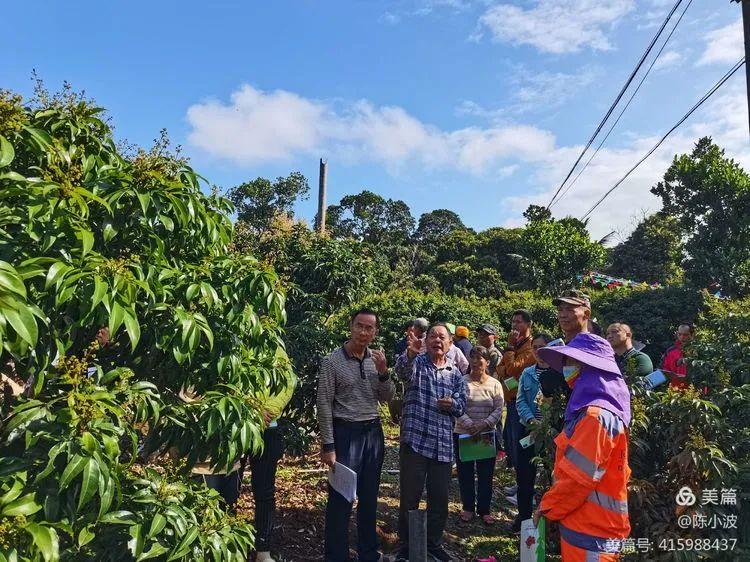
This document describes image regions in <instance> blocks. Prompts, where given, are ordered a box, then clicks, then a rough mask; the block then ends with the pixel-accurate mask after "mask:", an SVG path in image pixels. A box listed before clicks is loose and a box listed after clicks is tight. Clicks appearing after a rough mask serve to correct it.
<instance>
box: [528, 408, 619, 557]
mask: <svg viewBox="0 0 750 562" xmlns="http://www.w3.org/2000/svg"><path fill="white" fill-rule="evenodd" d="M555 444H556V445H557V451H556V453H555V468H554V472H553V475H554V483H553V484H552V487H551V488H550V489H549V491H548V492H547V493H546V494H544V497H543V498H542V503H541V511H542V514H543V515H544V516H545V517H547V518H548V519H551V520H553V521H559V522H560V537H561V541H562V543H563V544H562V547H563V549H562V550H563V560H564V562H569V561H573V560H578V559H579V556H578V552H581V553H583V554H582V555H583V556H584V558H580V559H581V560H589V559H592V560H602V561H603V560H609V559H615V558H610V556H611V555H605V554H604V553H616V552H618V551H619V550H620V548H621V541H622V539H625V538H627V537H628V535H629V534H630V519H629V518H628V480H629V478H630V467H629V466H628V433H627V428H626V427H625V424H624V423H623V422H622V420H621V419H620V418H619V417H617V416H616V415H615V414H613V413H612V412H610V411H608V410H606V409H604V408H600V407H598V406H587V407H585V408H581V410H579V411H578V413H577V415H576V417H575V418H574V419H572V420H570V421H569V422H566V424H565V427H564V428H563V431H561V432H560V434H559V435H558V436H557V437H556V438H555ZM566 543H567V544H566ZM566 547H567V548H566ZM566 551H567V552H569V553H570V555H569V556H568V557H566V556H565V553H566ZM574 552H575V553H576V554H573V553H574ZM586 553H590V554H593V553H602V557H601V558H594V557H593V556H590V557H589V558H585V555H586Z"/></svg>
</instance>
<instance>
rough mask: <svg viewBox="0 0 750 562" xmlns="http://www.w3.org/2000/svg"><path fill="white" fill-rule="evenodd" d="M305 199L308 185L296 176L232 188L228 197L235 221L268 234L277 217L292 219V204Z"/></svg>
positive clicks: (254, 182) (258, 181) (256, 181)
mask: <svg viewBox="0 0 750 562" xmlns="http://www.w3.org/2000/svg"><path fill="white" fill-rule="evenodd" d="M309 195H310V185H309V184H308V183H307V178H305V176H303V175H302V174H301V173H300V172H292V173H291V174H289V175H288V176H287V177H285V178H283V177H278V178H276V180H275V181H273V182H272V181H271V180H268V179H266V178H255V179H254V180H252V181H249V182H245V183H243V184H240V185H238V186H236V187H233V188H232V189H230V190H229V193H228V196H229V200H230V201H231V202H232V203H233V204H234V206H235V209H236V210H237V218H238V219H239V220H241V221H244V222H245V223H247V224H248V225H249V226H250V227H252V228H253V229H254V230H255V231H256V232H259V233H260V232H264V231H266V230H268V229H269V227H270V226H271V223H272V221H273V219H274V218H276V217H277V216H279V215H284V216H287V217H289V218H290V219H291V218H293V217H294V212H293V209H292V208H293V206H294V204H295V202H297V200H300V199H301V200H305V199H307V198H308V197H309Z"/></svg>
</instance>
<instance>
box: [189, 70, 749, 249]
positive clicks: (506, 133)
mask: <svg viewBox="0 0 750 562" xmlns="http://www.w3.org/2000/svg"><path fill="white" fill-rule="evenodd" d="M743 87H744V82H743V81H742V80H741V79H740V78H737V77H736V78H735V79H734V80H733V81H732V82H731V83H730V84H728V86H727V87H726V88H724V89H723V90H721V91H719V92H718V93H717V94H716V96H715V97H714V98H712V99H711V100H710V101H709V102H708V103H707V104H706V105H705V106H704V107H703V108H702V109H701V110H700V111H699V112H698V113H696V115H695V116H694V117H693V119H692V120H691V121H690V122H688V123H687V124H686V125H685V126H683V127H682V128H681V129H680V130H679V131H677V132H676V133H675V134H674V136H672V137H670V139H668V140H667V141H666V142H665V143H664V144H663V145H662V148H661V149H659V150H658V151H657V152H656V153H654V155H653V156H651V158H649V159H648V160H646V162H645V163H644V164H643V165H642V166H641V167H640V168H638V170H637V171H636V172H635V173H633V174H632V175H631V176H630V178H629V179H628V180H626V181H625V182H624V183H623V184H622V185H621V187H620V188H618V189H617V190H616V191H615V192H613V194H612V195H611V196H609V197H608V198H607V199H606V201H605V203H604V204H602V205H601V206H600V207H599V208H598V209H597V211H596V212H595V213H594V214H593V215H592V218H591V222H590V223H589V227H590V230H591V231H592V234H593V235H594V236H596V237H601V236H604V235H605V234H607V233H609V232H611V231H612V230H618V231H623V232H625V233H627V231H629V230H631V229H632V217H633V215H635V214H637V213H639V212H641V211H643V210H650V211H654V210H656V209H658V208H659V201H658V199H657V198H655V197H654V196H653V195H651V194H650V191H649V190H650V188H651V187H652V186H653V185H654V184H655V183H656V182H657V181H659V180H660V179H661V178H662V177H663V175H664V172H665V171H666V170H667V168H668V167H669V165H670V164H671V162H672V158H673V157H674V155H675V154H681V153H685V152H690V151H691V150H692V147H693V145H694V143H695V141H696V140H697V139H698V138H700V137H702V136H705V135H710V136H712V137H713V139H714V141H715V142H716V143H717V144H719V145H720V146H722V147H723V148H725V149H726V150H727V155H728V156H731V157H733V158H735V159H737V160H738V161H739V162H740V163H741V164H742V165H744V166H746V167H748V168H750V145H748V143H747V138H748V125H747V123H748V121H747V109H746V108H747V105H746V99H745V95H744V91H743ZM677 113H680V111H677ZM188 121H189V123H190V125H191V126H192V131H191V133H190V137H189V138H190V142H191V143H192V144H193V145H194V146H197V147H199V148H201V149H203V150H204V151H206V152H208V153H209V154H211V155H213V156H215V157H218V158H226V159H229V160H231V161H233V162H235V163H237V164H240V165H250V164H256V163H259V162H268V161H274V160H284V159H291V158H293V157H308V156H314V157H318V156H320V155H326V154H330V155H334V156H335V157H336V158H339V159H340V160H342V161H344V160H345V159H346V160H349V161H352V160H355V161H359V162H369V163H374V164H377V165H382V166H384V167H385V168H386V169H388V170H397V169H398V168H400V167H407V166H412V167H414V166H418V167H422V168H424V169H427V170H448V171H452V172H458V173H465V174H468V175H472V174H474V175H480V176H481V177H482V178H483V179H484V180H486V179H487V177H488V176H489V177H491V178H492V181H493V182H496V183H497V185H498V193H497V196H498V200H499V201H500V206H501V207H502V208H503V209H507V210H509V211H510V212H513V213H514V214H515V216H514V217H513V218H512V219H511V220H510V221H509V222H508V223H507V224H508V225H517V224H518V222H519V219H518V217H519V216H520V215H521V213H522V212H523V211H524V210H525V209H526V207H527V206H528V205H529V204H531V203H535V204H546V203H547V202H548V201H549V199H550V198H551V197H552V194H553V193H554V191H555V190H556V189H557V186H558V185H559V182H560V181H562V179H563V178H564V177H565V175H566V173H567V171H568V169H569V167H570V166H571V164H572V163H573V161H574V160H575V159H576V157H577V156H578V153H579V152H580V150H581V148H582V147H580V146H558V145H556V143H555V137H554V136H553V135H552V134H551V133H550V132H548V131H544V130H541V129H539V128H536V127H531V126H528V125H522V124H515V125H507V126H499V125H490V126H487V127H467V128H462V129H457V130H447V131H446V130H442V129H439V128H438V127H435V126H433V125H429V124H425V123H423V122H422V121H420V120H419V119H417V118H416V117H414V116H412V115H410V114H409V113H408V112H407V111H406V110H404V109H403V108H400V107H391V106H385V107H380V106H375V105H373V104H372V103H371V102H368V101H359V102H356V103H351V104H343V108H341V107H338V106H337V108H334V106H333V105H332V104H330V103H328V102H324V101H319V100H318V101H316V100H309V99H306V98H304V97H301V96H299V95H297V94H294V93H291V92H286V91H273V92H263V91H261V90H257V89H255V88H253V87H251V86H243V87H242V88H240V89H239V90H238V91H237V92H235V93H234V94H233V95H232V96H231V99H230V101H229V102H228V103H221V102H218V101H207V102H204V103H200V104H196V105H194V106H192V107H191V108H190V109H189V110H188ZM660 134H661V133H660V132H659V133H658V134H654V135H651V136H641V137H636V136H633V137H631V140H630V141H629V142H627V143H625V144H624V145H622V146H618V147H612V148H609V147H605V148H604V149H602V150H601V151H600V152H599V154H598V155H597V157H596V158H595V159H594V160H593V161H592V163H591V165H590V166H589V167H588V169H587V170H586V171H585V173H584V174H583V175H582V176H581V178H580V179H579V180H578V181H577V183H576V184H575V185H574V186H573V188H572V189H571V190H570V192H569V193H568V194H567V195H566V196H565V197H563V198H562V199H561V200H560V201H559V202H558V203H557V204H555V206H554V207H553V209H552V210H553V212H554V213H555V215H556V216H565V215H572V216H576V217H580V216H581V215H582V214H583V213H584V212H585V211H586V210H587V209H588V208H589V207H590V206H591V205H592V204H593V203H594V202H595V201H596V200H597V199H598V198H599V197H600V196H601V195H602V194H604V192H605V191H606V190H607V189H609V188H610V187H611V186H612V185H614V183H615V182H616V181H617V180H619V179H620V177H621V176H622V174H623V173H624V172H625V171H627V170H628V169H629V168H630V167H631V166H632V165H633V164H634V163H635V162H636V161H637V160H638V159H639V158H640V157H641V156H643V155H644V154H645V153H646V152H647V151H648V150H649V149H650V148H651V146H652V145H653V144H654V143H655V142H656V140H658V137H659V135H660ZM511 176H512V177H513V179H512V180H507V181H508V182H510V183H506V182H505V181H504V180H506V179H507V178H509V177H511ZM511 185H512V187H513V189H512V193H514V194H519V193H523V194H524V195H512V196H510V195H506V194H508V193H509V192H511V191H510V186H511Z"/></svg>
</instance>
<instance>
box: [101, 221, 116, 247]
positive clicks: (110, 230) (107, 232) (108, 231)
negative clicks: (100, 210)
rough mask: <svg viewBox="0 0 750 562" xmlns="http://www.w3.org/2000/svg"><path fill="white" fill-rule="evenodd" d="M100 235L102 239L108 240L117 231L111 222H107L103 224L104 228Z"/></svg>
mask: <svg viewBox="0 0 750 562" xmlns="http://www.w3.org/2000/svg"><path fill="white" fill-rule="evenodd" d="M102 235H103V236H104V241H105V242H109V241H110V240H112V238H114V237H115V236H116V235H117V231H116V230H115V228H114V227H113V226H112V223H107V224H105V225H104V230H102Z"/></svg>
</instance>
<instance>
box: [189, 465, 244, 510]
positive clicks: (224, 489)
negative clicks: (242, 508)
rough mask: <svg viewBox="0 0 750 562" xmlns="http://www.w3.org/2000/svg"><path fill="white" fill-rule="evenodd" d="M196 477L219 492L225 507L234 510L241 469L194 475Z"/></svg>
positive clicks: (238, 494)
mask: <svg viewBox="0 0 750 562" xmlns="http://www.w3.org/2000/svg"><path fill="white" fill-rule="evenodd" d="M196 479H197V480H198V481H203V483H204V484H205V485H206V487H208V488H211V489H212V490H216V491H217V492H219V495H221V497H222V499H223V500H224V503H226V504H227V509H228V510H229V511H231V512H234V510H235V508H236V506H237V500H238V499H239V497H240V488H241V487H242V469H239V470H235V471H234V472H232V473H231V474H204V475H201V476H196Z"/></svg>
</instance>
